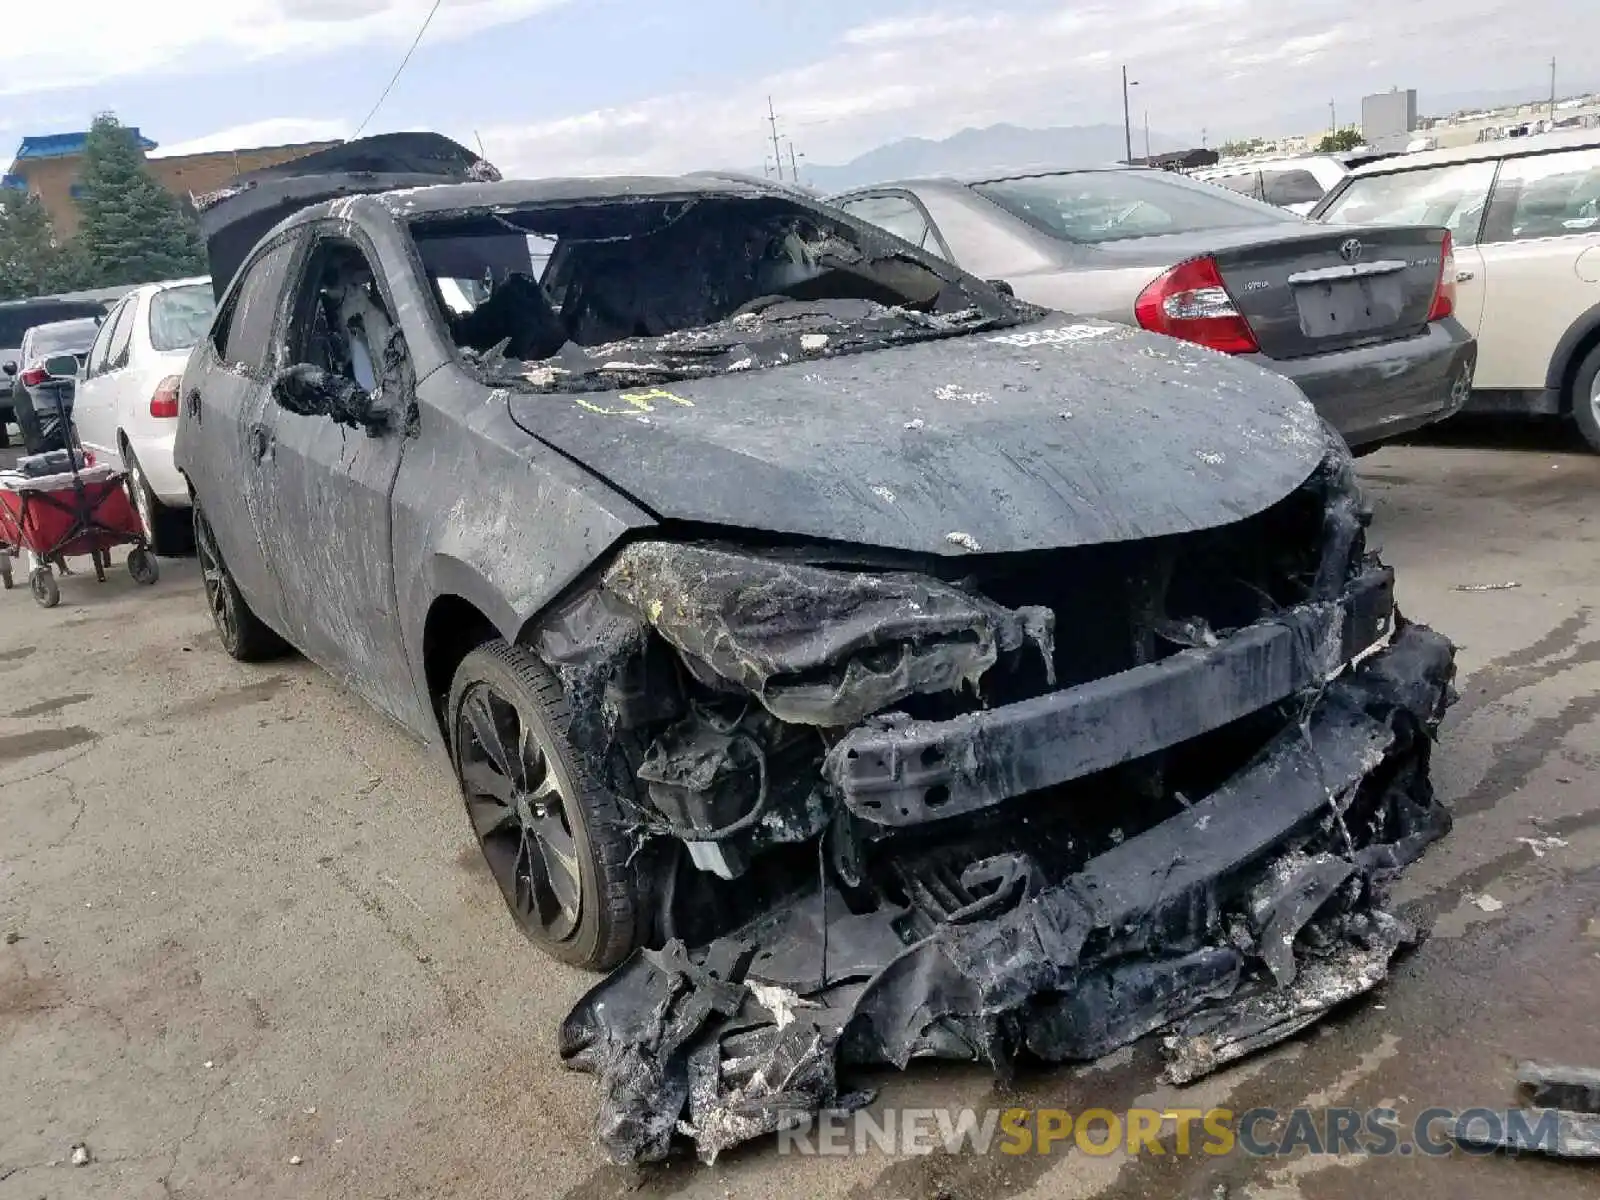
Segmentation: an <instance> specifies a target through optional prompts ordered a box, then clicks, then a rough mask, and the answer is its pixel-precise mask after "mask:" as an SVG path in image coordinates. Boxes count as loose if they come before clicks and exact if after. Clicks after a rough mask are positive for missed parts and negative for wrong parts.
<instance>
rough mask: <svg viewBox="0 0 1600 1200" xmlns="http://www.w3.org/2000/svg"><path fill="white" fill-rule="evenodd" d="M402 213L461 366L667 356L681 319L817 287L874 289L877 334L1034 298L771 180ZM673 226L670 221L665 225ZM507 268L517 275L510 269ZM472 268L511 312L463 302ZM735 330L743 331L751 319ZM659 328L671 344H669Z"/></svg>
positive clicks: (799, 295) (825, 297)
mask: <svg viewBox="0 0 1600 1200" xmlns="http://www.w3.org/2000/svg"><path fill="white" fill-rule="evenodd" d="M406 227H407V230H408V232H409V234H410V239H411V243H412V246H411V248H412V250H413V251H414V253H415V261H416V263H417V266H418V269H419V270H420V272H421V279H422V282H423V283H424V286H425V290H426V291H427V292H428V293H429V294H430V295H431V297H432V302H433V304H434V306H435V309H436V312H437V316H438V321H439V324H440V327H441V328H442V329H443V330H445V331H446V332H447V335H448V337H449V340H450V342H451V343H453V345H454V348H455V351H456V353H457V356H458V358H459V359H460V360H462V361H464V362H466V363H467V364H468V365H469V366H473V365H481V363H482V361H483V359H484V358H485V357H486V356H487V357H496V358H498V357H503V358H504V359H505V360H506V363H507V364H509V363H510V362H512V361H515V362H519V363H523V364H537V363H542V362H547V361H549V360H551V359H553V358H554V357H556V356H557V355H558V354H560V355H561V356H562V357H563V358H565V359H571V358H575V357H581V356H582V354H583V351H584V350H585V348H589V349H598V348H600V347H609V348H612V349H615V348H616V347H618V346H620V345H622V344H624V343H629V342H633V343H636V344H638V345H640V346H641V347H645V346H647V347H648V349H649V350H650V351H651V352H653V353H657V354H661V353H666V354H672V353H674V352H675V353H677V354H678V355H680V356H681V355H682V354H685V353H687V352H688V350H689V346H688V343H689V342H690V341H692V340H694V334H695V333H696V332H697V331H701V330H707V329H711V328H715V327H720V326H725V325H727V324H728V323H729V322H731V321H734V320H735V319H738V318H740V317H741V315H743V314H750V315H751V316H752V317H753V315H754V313H755V311H757V308H758V306H759V310H763V311H764V310H767V309H772V308H775V307H776V306H777V305H779V304H787V305H789V306H791V308H792V306H794V305H815V306H823V305H826V304H827V302H829V301H831V300H839V301H847V302H864V303H867V304H870V305H876V306H877V309H878V310H880V312H881V314H885V315H890V316H891V319H898V320H901V321H904V322H908V323H910V325H911V327H910V328H908V329H907V330H906V331H905V332H904V333H903V334H900V335H898V336H897V337H896V338H894V339H888V340H905V339H907V338H921V337H933V336H948V335H950V334H954V333H959V332H962V331H963V330H962V329H960V328H957V327H956V326H957V324H958V322H957V321H956V319H955V317H956V315H957V314H965V315H967V317H968V319H969V320H970V321H971V323H972V324H974V325H976V324H983V325H985V326H999V325H1013V324H1017V323H1019V322H1021V321H1023V320H1028V319H1032V318H1033V317H1034V316H1036V315H1037V313H1038V312H1039V311H1040V310H1036V309H1034V308H1033V307H1032V306H1030V305H1027V304H1023V303H1021V302H1019V301H1017V300H1015V299H1014V298H1010V297H1007V296H1005V295H1004V294H1002V293H1001V292H1000V291H999V290H998V289H996V288H994V287H993V286H992V285H990V284H986V283H984V282H983V281H981V280H978V279H976V278H975V277H973V276H969V275H967V274H966V273H965V272H963V271H961V270H960V269H959V268H956V267H954V266H952V265H951V264H949V263H947V262H943V261H941V260H940V259H938V258H937V257H935V256H934V255H931V254H929V253H927V252H925V251H921V250H916V249H914V248H911V247H908V246H905V245H903V244H901V243H900V242H899V241H897V240H896V239H894V238H891V237H890V236H888V235H887V234H884V233H882V232H881V231H879V230H877V229H876V228H874V227H872V226H871V225H868V224H866V223H865V222H861V221H858V220H856V219H855V218H853V217H850V216H848V215H846V214H844V213H842V212H839V211H836V210H834V209H831V208H827V207H824V206H822V205H813V204H807V203H804V202H800V201H797V200H796V199H795V198H793V197H790V196H787V195H777V194H769V193H760V192H749V193H741V192H733V193H719V192H713V193H690V194H682V193H662V194H655V195H638V196H629V197H623V198H604V199H582V200H576V201H574V200H563V201H560V202H556V203H535V204H529V205H524V206H518V207H515V208H478V209H467V210H459V211H446V212H441V213H430V214H426V215H418V216H414V217H412V218H411V219H410V220H409V221H408V222H407V223H406ZM674 230H681V238H680V239H678V240H676V241H675V240H673V231H674ZM645 238H651V239H655V238H660V239H662V240H661V241H660V242H659V243H657V244H656V245H655V246H654V247H653V249H654V250H655V251H657V253H653V254H650V255H648V256H646V255H641V253H640V250H639V248H638V245H637V240H638V239H645ZM630 243H633V245H630ZM536 244H537V248H536ZM612 272H615V274H612ZM652 273H659V277H658V280H657V282H660V283H661V285H662V286H661V289H660V291H659V292H657V291H656V290H654V288H653V287H652V285H651V274H652ZM608 275H609V276H610V278H609V280H608V278H607V277H608ZM519 276H520V277H524V279H525V282H522V283H517V282H516V280H517V278H518V277H519ZM484 283H487V284H488V285H489V289H488V290H489V292H490V295H491V296H492V295H493V294H494V293H495V292H496V291H499V290H500V289H503V288H504V287H505V286H506V285H507V284H508V283H509V284H511V285H512V287H513V288H514V289H515V291H516V295H515V296H513V295H512V293H510V292H507V293H506V295H507V298H508V304H507V305H506V306H503V307H505V308H506V311H507V313H511V312H515V316H514V317H508V316H506V315H505V314H501V313H498V312H496V313H491V312H490V311H489V302H488V301H482V302H480V303H473V302H474V301H481V298H482V296H483V294H484V289H483V288H482V287H481V286H480V285H481V284H484ZM895 313H898V317H897V318H895V317H892V314H895ZM786 315H788V316H790V317H793V316H796V315H797V314H795V313H793V312H787V314H786ZM818 316H819V319H832V320H834V321H835V322H837V323H839V325H840V328H841V330H850V329H852V328H853V326H852V318H851V317H850V316H849V315H848V314H847V313H846V312H845V310H838V311H835V312H831V313H830V312H823V311H822V310H821V308H819V309H818ZM508 320H509V323H507V321H508ZM919 321H925V325H922V326H919V325H918V324H917V323H918V322H919ZM878 323H879V324H881V322H878ZM880 333H881V331H880ZM750 334H751V338H752V340H759V338H757V337H756V331H754V330H752V331H750ZM673 339H678V344H669V343H673ZM706 340H709V339H702V342H704V341H706ZM872 340H873V338H872V336H865V337H863V338H862V339H860V344H858V345H856V346H854V347H853V348H856V349H868V348H872V347H871V345H869V344H868V343H869V342H871V341H872ZM885 344H886V343H885ZM843 348H844V347H843V345H839V346H836V349H840V350H842V349H843ZM700 349H701V351H702V353H701V355H700V360H699V363H698V364H697V366H696V369H694V370H693V371H691V372H690V373H691V374H715V373H718V368H717V367H716V366H715V365H714V364H712V363H711V362H710V359H709V356H708V355H707V354H705V353H704V350H705V346H704V345H702V346H701V347H700ZM497 352H498V353H497ZM758 357H759V356H758ZM780 361H781V360H780ZM747 365H748V364H747ZM757 365H764V366H775V365H779V362H778V361H775V362H772V363H758V364H757ZM573 366H574V364H573V363H570V362H569V363H567V364H565V369H564V373H565V374H568V375H570V374H571V373H572V368H573ZM687 369H688V368H686V367H685V366H684V365H683V364H682V363H678V364H676V365H663V366H660V367H659V372H660V373H661V374H663V375H671V376H673V377H678V378H681V377H684V375H683V372H684V371H685V370H687ZM579 373H580V374H581V373H583V372H582V370H581V369H580V371H579ZM495 374H496V382H497V383H500V382H505V380H503V379H502V378H501V374H502V373H501V372H500V371H498V370H497V371H496V372H495ZM533 374H535V375H538V374H539V372H533ZM512 382H514V383H517V382H518V381H517V380H513V381H512ZM627 382H628V381H626V380H625V381H622V382H621V383H618V384H616V385H615V386H625V385H626V383H627ZM531 385H532V386H537V385H538V381H534V382H533V383H532V384H531ZM595 386H602V387H604V386H611V385H610V384H609V383H600V382H598V381H596V384H595Z"/></svg>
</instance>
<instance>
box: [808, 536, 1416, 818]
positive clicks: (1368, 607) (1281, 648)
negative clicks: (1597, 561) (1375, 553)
mask: <svg viewBox="0 0 1600 1200" xmlns="http://www.w3.org/2000/svg"><path fill="white" fill-rule="evenodd" d="M1393 619H1394V572H1393V571H1392V570H1390V569H1389V568H1387V567H1383V566H1380V565H1377V564H1370V565H1368V566H1367V567H1365V568H1364V569H1363V570H1362V571H1361V572H1360V573H1359V574H1358V575H1357V576H1356V577H1355V578H1354V579H1353V580H1352V581H1351V583H1350V584H1349V585H1348V587H1347V588H1346V590H1345V592H1344V594H1343V595H1342V596H1341V597H1340V598H1339V599H1337V600H1325V601H1312V602H1308V603H1305V604H1300V605H1296V606H1294V607H1292V608H1289V609H1285V610H1284V611H1282V612H1280V613H1277V614H1275V615H1274V616H1272V617H1270V618H1268V619H1266V620H1263V621H1259V622H1257V623H1256V624H1254V625H1251V626H1249V627H1247V628H1245V629H1241V630H1239V631H1237V632H1235V633H1233V634H1231V635H1229V636H1228V637H1226V638H1225V639H1217V638H1212V639H1210V640H1211V641H1212V643H1213V644H1212V645H1208V646H1201V647H1197V648H1193V649H1189V650H1185V651H1182V652H1180V653H1178V654H1175V655H1173V656H1172V657H1170V658H1166V659H1162V660H1161V661H1159V662H1154V663H1147V664H1145V665H1143V666H1139V667H1134V668H1132V669H1131V670H1127V671H1122V672H1120V673H1118V674H1115V675H1109V676H1106V677H1104V678H1101V679H1096V680H1093V681H1091V682H1089V683H1084V684H1080V685H1078V686H1077V687H1070V688H1062V689H1060V690H1057V691H1052V692H1047V693H1046V694H1044V695H1043V696H1039V697H1036V698H1034V699H1031V700H1024V701H1020V702H1018V703H1016V704H1009V705H1005V706H1004V707H1001V708H995V709H990V710H987V711H984V712H978V713H971V714H966V715H963V716H960V717H957V718H955V719H953V720H948V721H890V722H883V721H880V722H876V723H871V724H867V725H863V726H860V727H858V728H856V729H854V730H852V731H851V732H850V733H848V734H847V735H846V736H845V737H844V738H843V740H841V741H840V742H839V743H838V744H837V745H835V746H834V747H833V748H832V749H831V750H830V751H829V753H828V757H827V760H826V763H825V766H824V774H825V775H826V776H827V778H828V780H829V781H830V782H831V783H832V784H833V785H834V787H836V788H837V789H838V791H839V793H840V795H841V796H842V798H843V800H844V803H845V804H846V805H847V806H848V807H849V809H850V810H851V812H853V813H854V814H855V815H856V816H857V817H858V818H860V819H861V820H862V821H863V822H865V823H866V824H868V825H870V826H886V827H897V826H908V825H917V824H921V823H922V822H925V821H933V820H940V819H946V818H949V817H954V816H960V815H962V814H966V813H970V812H974V811H976V810H978V809H981V808H987V807H989V806H991V805H994V804H998V803H1000V802H1001V801H1003V800H1007V799H1010V798H1011V797H1013V796H1022V795H1026V794H1027V793H1029V792H1037V791H1040V790H1042V789H1044V788H1049V787H1054V786H1055V785H1057V784H1062V783H1067V782H1069V781H1071V780H1074V779H1080V778H1082V777H1084V776H1086V775H1091V774H1094V773H1095V772H1097V771H1103V770H1106V769H1108V768H1111V767H1115V766H1119V765H1121V764H1123V763H1127V762H1131V761H1133V760H1134V759H1137V758H1142V757H1144V756H1145V755H1149V754H1154V753H1157V752H1159V751H1162V750H1166V749H1168V748H1169V747H1171V746H1175V745H1177V744H1179V743H1180V742H1186V741H1189V740H1190V739H1192V738H1196V737H1199V736H1201V735H1202V734H1206V733H1210V732H1212V731H1213V730H1216V729H1220V728H1222V727H1223V726H1224V725H1227V724H1229V723H1230V722H1232V721H1236V720H1238V719H1240V718H1242V717H1245V716H1248V715H1249V714H1251V713H1253V712H1256V711H1258V710H1260V709H1261V708H1262V707H1264V706H1266V705H1269V704H1276V703H1277V702H1278V701H1280V700H1283V699H1285V698H1287V697H1289V696H1292V695H1294V694H1295V693H1296V692H1299V691H1301V690H1303V689H1304V688H1307V687H1311V686H1313V685H1315V684H1317V683H1319V682H1321V681H1323V680H1325V679H1328V678H1331V677H1332V676H1333V675H1334V674H1335V673H1337V672H1338V671H1339V670H1341V669H1342V668H1343V667H1344V665H1345V664H1346V663H1349V662H1351V661H1352V660H1353V659H1356V658H1358V657H1359V656H1360V655H1361V654H1363V653H1365V652H1367V651H1368V650H1370V649H1371V648H1372V647H1373V646H1374V645H1375V644H1377V643H1378V642H1379V641H1380V640H1382V639H1383V638H1385V637H1386V636H1388V634H1389V633H1390V631H1391V628H1392V622H1393Z"/></svg>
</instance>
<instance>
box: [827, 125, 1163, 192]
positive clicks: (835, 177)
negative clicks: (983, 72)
mask: <svg viewBox="0 0 1600 1200" xmlns="http://www.w3.org/2000/svg"><path fill="white" fill-rule="evenodd" d="M1185 146H1186V143H1181V142H1179V141H1177V140H1176V139H1174V138H1172V137H1171V136H1169V135H1167V134H1164V133H1155V132H1152V133H1151V134H1150V151H1151V153H1152V154H1161V153H1164V152H1166V151H1169V150H1181V149H1184V148H1185ZM1133 152H1134V154H1135V155H1143V154H1144V130H1143V129H1136V130H1134V132H1133ZM1124 153H1125V145H1124V140H1123V130H1122V126H1120V125H1066V126H1058V127H1055V128H1052V129H1024V128H1021V127H1020V126H1017V125H991V126H989V127H988V128H987V129H963V130H962V131H961V132H960V133H957V134H952V135H951V136H950V137H947V138H944V139H942V140H939V141H932V140H930V139H928V138H916V137H913V138H902V139H900V140H899V141H897V142H890V143H888V144H887V145H884V146H879V147H878V148H877V149H875V150H868V151H867V152H866V153H865V154H861V155H858V156H857V157H855V158H853V159H851V160H850V161H849V162H847V163H844V164H843V165H841V166H819V165H817V164H814V163H808V164H807V165H806V166H805V167H803V168H802V169H801V172H800V174H801V176H802V177H803V181H804V182H805V183H807V184H810V185H811V186H812V187H815V188H816V189H817V190H818V191H821V192H823V193H825V194H831V193H833V192H839V191H843V190H844V189H846V188H852V187H860V186H864V185H866V184H869V183H877V182H879V181H882V180H889V179H906V178H911V177H915V176H922V175H963V174H968V173H977V172H982V171H988V170H1012V169H1016V168H1022V167H1037V166H1051V167H1093V166H1099V165H1101V164H1104V163H1109V162H1116V161H1118V160H1120V159H1121V158H1122V156H1123V154H1124Z"/></svg>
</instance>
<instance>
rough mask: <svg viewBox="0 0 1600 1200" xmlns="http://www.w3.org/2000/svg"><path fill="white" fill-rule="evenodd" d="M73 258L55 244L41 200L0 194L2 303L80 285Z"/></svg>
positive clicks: (20, 194) (12, 193)
mask: <svg viewBox="0 0 1600 1200" xmlns="http://www.w3.org/2000/svg"><path fill="white" fill-rule="evenodd" d="M73 258H74V256H72V255H71V254H69V253H68V252H67V251H66V250H64V249H62V248H61V247H60V246H57V245H56V241H55V236H54V234H53V232H52V231H51V228H50V216H49V214H48V213H46V212H45V208H44V205H43V204H41V203H40V202H39V197H37V196H34V195H31V194H30V193H28V192H21V191H11V190H9V189H8V190H5V191H0V300H24V299H27V298H28V297H30V296H46V295H49V294H50V293H52V292H60V291H69V290H71V289H72V288H73V287H75V286H77V272H76V270H75V267H76V263H75V262H74V261H73Z"/></svg>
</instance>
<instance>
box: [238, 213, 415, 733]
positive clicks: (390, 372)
mask: <svg viewBox="0 0 1600 1200" xmlns="http://www.w3.org/2000/svg"><path fill="white" fill-rule="evenodd" d="M377 261H378V259H377V255H376V254H375V253H374V251H373V249H372V247H371V244H370V243H369V242H368V241H367V240H366V239H365V238H364V236H362V235H360V234H359V233H357V234H352V233H351V232H349V227H348V226H347V225H340V224H338V223H334V222H329V223H327V224H326V225H318V226H315V227H314V230H313V236H312V242H311V247H310V251H309V253H308V254H307V255H306V256H305V257H304V258H303V259H302V260H301V263H300V265H299V266H298V267H297V268H296V270H295V272H294V285H293V291H292V293H291V300H290V305H289V310H288V311H289V313H290V319H289V320H288V321H287V322H286V323H285V324H284V326H283V327H282V328H281V329H280V330H279V332H278V335H277V338H276V349H275V357H276V360H277V361H278V362H279V363H280V364H282V365H283V366H284V367H285V368H304V367H306V366H310V367H313V368H316V369H318V370H319V371H323V372H326V375H325V376H324V377H323V378H324V379H337V380H340V381H342V382H343V383H344V384H347V385H348V384H354V385H355V386H356V387H358V388H360V389H361V392H362V393H365V394H367V395H369V396H372V397H373V398H374V399H376V397H377V396H378V395H381V396H382V397H383V398H384V400H385V402H386V404H392V405H397V406H398V410H399V411H401V412H404V411H405V410H406V408H407V407H408V406H409V404H410V401H411V397H412V396H413V395H414V391H415V378H414V374H413V372H412V371H411V370H410V362H409V357H408V355H407V354H406V352H405V339H404V337H403V336H399V335H398V326H397V324H396V323H395V321H394V318H393V314H394V313H395V312H396V306H395V304H394V303H393V300H392V298H391V296H390V294H389V293H388V291H387V288H386V285H385V284H384V282H383V280H382V278H381V274H380V272H378V271H377V270H375V269H374V268H375V264H376V263H377ZM391 335H393V336H391ZM285 395H286V393H285V392H282V391H274V392H273V395H272V398H271V399H269V401H268V403H267V404H266V406H265V407H264V408H263V409H262V410H261V411H260V412H259V413H258V414H257V417H256V421H255V424H254V426H253V427H252V429H251V430H250V444H251V451H250V455H249V461H248V462H247V463H246V466H245V475H244V477H243V479H242V482H243V485H244V489H245V491H246V493H247V494H248V495H249V496H251V497H252V507H253V509H254V511H255V514H256V519H257V521H258V522H259V523H260V530H261V542H262V545H263V546H264V547H265V550H266V554H267V558H268V561H269V563H270V566H271V569H272V571H273V573H274V574H275V575H276V576H277V577H278V579H279V580H280V581H281V583H282V585H283V590H284V596H285V600H286V614H285V615H286V619H287V621H288V623H289V632H290V636H291V640H293V641H294V642H295V644H296V645H298V646H299V647H300V648H301V649H302V650H303V651H304V652H305V653H306V655H307V656H308V657H309V658H311V659H312V660H313V661H315V662H317V663H318V664H319V665H321V666H322V667H323V668H325V669H326V670H327V671H328V672H329V673H331V674H332V675H334V676H335V677H336V678H338V679H341V680H342V681H344V682H345V683H347V684H348V685H349V686H350V687H352V688H353V689H354V690H356V691H358V692H360V693H361V694H362V695H364V696H365V697H366V698H367V699H368V700H370V701H371V702H372V703H374V704H376V705H377V706H378V707H380V708H383V709H385V710H386V711H388V712H390V713H391V715H394V716H396V717H397V718H402V710H403V709H405V706H406V705H408V704H410V703H412V702H413V701H414V686H413V683H412V679H411V674H410V670H409V668H408V666H407V660H406V655H405V649H404V645H403V643H402V641H401V632H400V621H399V613H398V606H397V604H396V602H395V589H394V555H393V531H392V510H391V503H390V498H391V494H392V492H393V488H394V481H395V476H396V475H397V474H398V472H399V469H400V459H401V456H402V455H403V453H404V451H405V447H406V445H407V443H408V436H407V433H406V430H405V428H404V423H403V422H400V421H397V422H395V423H394V424H393V425H392V426H391V427H390V428H388V429H387V430H385V431H383V432H379V433H372V432H369V431H368V430H367V429H366V428H363V427H361V426H360V425H357V424H355V423H353V422H351V421H348V420H336V419H335V417H334V416H331V415H327V414H325V413H318V414H315V415H305V414H304V413H303V412H298V411H292V410H291V408H290V407H286V405H285V404H284V403H283V402H282V400H280V399H279V397H280V396H285ZM297 403H299V407H302V408H303V407H304V404H303V403H301V402H297Z"/></svg>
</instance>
